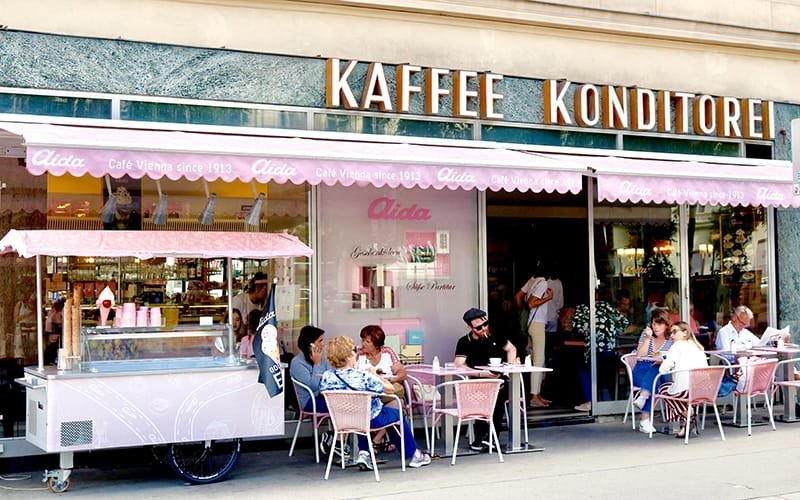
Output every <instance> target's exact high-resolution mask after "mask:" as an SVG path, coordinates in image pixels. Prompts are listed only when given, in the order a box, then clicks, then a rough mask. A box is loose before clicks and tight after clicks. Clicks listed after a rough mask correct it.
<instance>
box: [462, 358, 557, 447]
mask: <svg viewBox="0 0 800 500" xmlns="http://www.w3.org/2000/svg"><path fill="white" fill-rule="evenodd" d="M475 368H477V369H479V370H486V371H489V372H492V373H497V374H500V375H506V376H508V377H509V378H510V379H511V382H510V385H511V387H509V390H508V401H509V405H508V447H507V448H506V450H505V452H506V453H522V452H528V451H544V447H542V446H535V445H533V444H530V443H528V436H524V440H523V436H522V418H521V415H520V411H519V401H520V398H521V397H528V395H527V394H520V386H521V384H520V379H521V377H522V374H523V373H545V372H551V371H553V369H552V368H543V367H541V366H525V365H515V364H507V363H503V364H501V365H496V366H495V365H485V366H476V367H475ZM525 418H527V416H526V417H525Z"/></svg>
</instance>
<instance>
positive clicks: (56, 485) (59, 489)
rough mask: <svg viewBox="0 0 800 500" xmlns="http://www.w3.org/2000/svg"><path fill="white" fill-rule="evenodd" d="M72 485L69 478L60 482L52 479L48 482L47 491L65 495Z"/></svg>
mask: <svg viewBox="0 0 800 500" xmlns="http://www.w3.org/2000/svg"><path fill="white" fill-rule="evenodd" d="M70 484H71V481H70V479H69V478H66V479H65V480H63V481H59V480H58V479H56V478H54V477H51V478H49V479H48V480H47V489H48V490H50V492H51V493H64V492H65V491H67V490H68V489H69V485H70Z"/></svg>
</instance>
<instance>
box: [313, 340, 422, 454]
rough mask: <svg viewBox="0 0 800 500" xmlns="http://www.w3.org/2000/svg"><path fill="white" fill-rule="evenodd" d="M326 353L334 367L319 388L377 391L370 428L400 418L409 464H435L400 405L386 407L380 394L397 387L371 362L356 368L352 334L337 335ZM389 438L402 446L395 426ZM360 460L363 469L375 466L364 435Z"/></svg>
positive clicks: (325, 375)
mask: <svg viewBox="0 0 800 500" xmlns="http://www.w3.org/2000/svg"><path fill="white" fill-rule="evenodd" d="M325 355H326V357H327V358H328V363H330V365H331V367H333V370H328V371H326V372H325V373H323V374H322V380H321V381H320V384H319V388H320V390H322V391H346V390H348V389H349V390H351V391H368V392H374V393H375V395H376V397H374V398H372V403H371V407H370V418H371V420H370V427H372V428H376V427H377V428H380V427H383V426H385V425H388V424H391V423H392V422H397V421H398V420H400V421H401V422H402V423H403V437H404V443H403V444H404V445H405V452H406V457H405V458H406V460H408V466H409V467H422V466H423V465H428V464H429V463H431V457H430V455H428V454H427V453H423V452H422V451H420V450H419V449H417V443H416V442H415V441H414V434H412V432H411V427H409V425H408V422H407V421H406V419H405V418H403V417H402V415H401V414H400V411H399V410H398V409H397V408H389V407H387V406H384V404H383V403H382V402H381V398H380V397H379V396H380V395H381V394H384V393H385V394H394V387H393V386H392V383H391V382H389V381H388V380H386V379H384V378H381V377H379V376H378V375H377V373H376V369H375V367H374V366H372V365H368V366H367V367H366V368H365V369H364V370H356V369H355V365H356V347H355V344H353V341H352V340H350V338H349V337H334V338H332V339H331V340H329V341H328V343H327V344H326V345H325ZM388 434H389V439H390V440H391V441H392V444H394V445H395V448H396V449H400V434H399V433H398V432H397V430H395V429H394V428H391V429H390V430H389V431H388ZM358 448H359V450H360V451H359V452H358V459H357V460H356V463H357V464H358V466H359V468H361V469H372V467H373V464H372V457H371V456H370V454H369V451H367V450H369V445H368V444H367V440H366V438H365V437H364V436H359V437H358Z"/></svg>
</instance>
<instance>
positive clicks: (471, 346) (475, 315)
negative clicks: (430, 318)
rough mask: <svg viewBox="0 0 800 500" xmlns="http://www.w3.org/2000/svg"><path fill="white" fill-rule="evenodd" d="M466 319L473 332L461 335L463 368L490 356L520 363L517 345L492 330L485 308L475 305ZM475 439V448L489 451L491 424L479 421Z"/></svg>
mask: <svg viewBox="0 0 800 500" xmlns="http://www.w3.org/2000/svg"><path fill="white" fill-rule="evenodd" d="M462 319H463V320H464V323H466V324H467V326H468V327H469V333H467V334H466V335H464V336H463V337H461V338H460V339H458V343H457V344H456V357H455V364H456V366H457V367H459V368H463V367H465V366H469V367H470V368H475V367H476V366H481V365H488V364H489V359H490V358H500V359H505V360H506V361H507V362H509V363H518V362H519V358H517V349H516V347H514V344H512V343H511V342H510V341H509V340H508V337H506V336H504V335H502V334H495V333H492V332H491V331H490V330H489V318H488V317H487V316H486V313H485V312H484V311H481V310H480V309H476V308H474V307H473V308H472V309H470V310H468V311H467V312H465V313H464V316H462ZM483 376H485V377H497V375H495V374H490V373H486V374H485V375H483ZM507 382H508V381H506V383H505V384H503V385H502V386H501V387H500V394H499V395H498V396H497V403H496V404H495V407H494V414H493V415H492V420H494V426H495V429H497V430H498V432H499V430H500V425H501V424H502V423H503V415H504V413H505V401H506V400H507V399H508V383H507ZM474 431H475V440H474V441H473V442H472V443H471V444H470V446H469V447H470V449H471V450H473V451H482V452H485V451H488V450H489V446H488V444H485V443H484V442H485V441H487V438H488V436H489V424H488V423H486V422H481V421H479V420H477V421H475V424H474Z"/></svg>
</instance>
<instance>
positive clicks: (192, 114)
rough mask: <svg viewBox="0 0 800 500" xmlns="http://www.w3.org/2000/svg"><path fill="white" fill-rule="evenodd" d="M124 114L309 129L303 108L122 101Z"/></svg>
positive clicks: (157, 119) (163, 119) (127, 116)
mask: <svg viewBox="0 0 800 500" xmlns="http://www.w3.org/2000/svg"><path fill="white" fill-rule="evenodd" d="M120 118H122V119H123V120H137V121H149V122H169V123H194V124H200V125H216V126H226V125H227V126H233V127H264V128H285V129H305V128H306V114H305V113H303V112H299V111H283V110H274V109H253V108H235V107H227V106H200V105H195V104H172V103H164V102H142V101H122V102H121V103H120Z"/></svg>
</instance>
